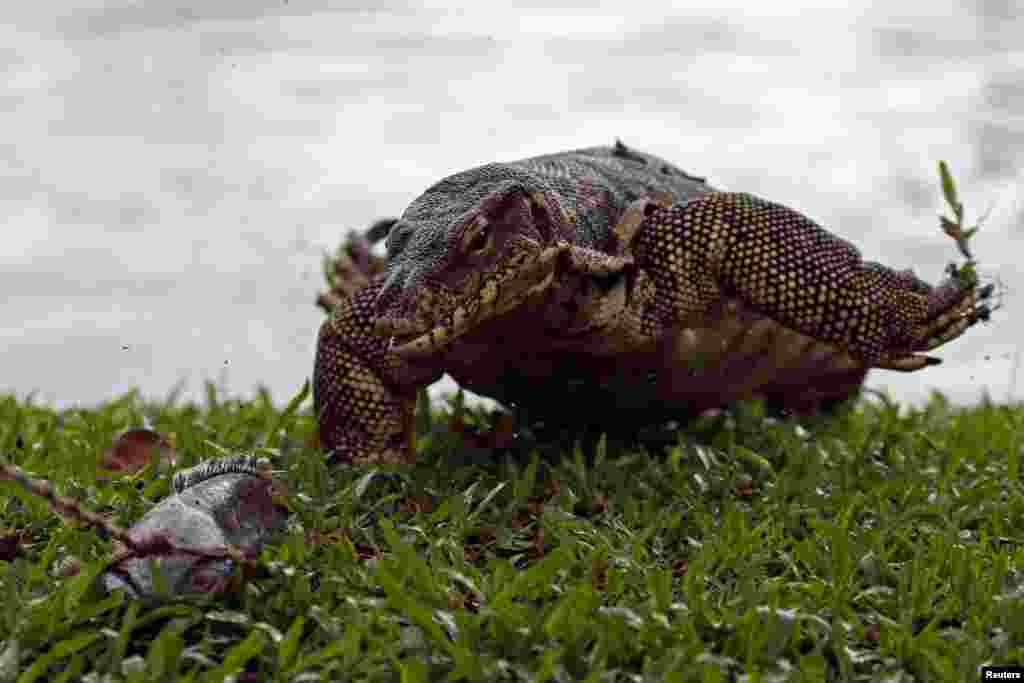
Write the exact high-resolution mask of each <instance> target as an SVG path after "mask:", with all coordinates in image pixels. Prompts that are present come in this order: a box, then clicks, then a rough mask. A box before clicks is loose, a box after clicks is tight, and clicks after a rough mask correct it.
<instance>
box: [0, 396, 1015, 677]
mask: <svg viewBox="0 0 1024 683" xmlns="http://www.w3.org/2000/svg"><path fill="white" fill-rule="evenodd" d="M146 419H148V420H149V421H150V422H151V424H152V425H153V428H154V429H156V430H158V431H159V432H162V433H164V434H170V433H173V435H174V439H175V444H176V447H177V450H178V453H179V457H180V458H181V459H182V460H183V461H184V462H183V463H179V464H184V465H188V464H192V463H193V462H196V461H198V460H200V459H203V458H207V457H211V456H215V455H220V454H222V453H223V452H252V451H253V450H256V451H257V452H262V453H266V454H269V455H270V456H271V457H272V459H273V461H274V464H275V466H276V467H278V468H280V469H283V470H286V472H287V473H286V474H284V475H281V476H283V477H285V478H286V479H287V482H288V488H289V496H290V505H291V510H292V514H291V517H290V528H289V531H288V533H287V534H286V535H285V536H284V538H283V539H282V540H281V542H280V543H279V544H277V545H275V546H273V547H269V548H268V549H266V550H265V551H264V553H263V555H262V556H261V557H260V560H259V565H260V570H259V571H258V572H256V574H255V575H253V576H249V577H248V578H247V579H246V580H245V581H244V583H243V584H242V585H241V588H239V589H238V590H236V591H234V592H231V593H228V594H225V595H221V596H217V597H213V598H210V597H209V596H205V597H203V596H200V597H183V598H180V599H179V600H176V601H175V602H172V603H166V604H163V605H158V606H150V607H143V606H141V605H139V604H137V603H135V602H133V601H131V600H127V599H124V598H123V596H122V595H121V594H115V595H113V596H111V597H102V596H100V595H98V594H97V593H96V592H95V590H94V589H93V588H92V579H93V577H95V576H96V574H97V572H98V571H100V570H101V569H102V568H103V560H104V558H106V557H109V555H110V553H111V543H110V542H109V541H108V540H105V539H104V538H103V537H102V536H103V535H102V534H100V533H97V532H96V531H95V530H93V529H87V528H81V527H79V526H77V525H75V524H70V523H66V522H63V521H62V520H61V519H60V518H58V517H57V516H55V515H54V514H52V513H51V512H50V511H49V510H48V509H47V508H46V505H45V503H43V502H42V501H40V500H37V499H34V498H32V497H31V496H29V495H28V494H25V493H24V492H22V491H21V490H20V489H19V488H18V487H16V486H15V484H13V483H12V482H7V481H0V535H3V534H4V533H11V532H14V531H17V532H19V533H21V534H23V536H22V537H21V541H20V545H19V549H18V553H17V557H16V558H15V559H14V560H13V561H0V596H2V597H0V604H2V605H3V610H2V613H0V681H3V680H18V681H22V682H27V681H32V680H51V681H76V680H89V681H101V680H124V681H141V680H195V681H201V680H202V681H221V680H224V679H225V676H227V675H231V674H234V675H237V676H238V679H237V680H253V681H303V680H308V681H314V680H321V679H323V680H386V681H392V680H393V681H426V680H523V681H546V680H558V681H563V682H567V681H575V680H587V681H662V680H664V681H701V682H710V681H726V680H732V679H731V678H730V677H731V676H733V675H735V674H748V675H749V676H750V677H749V678H748V679H746V680H750V681H822V680H840V681H860V680H864V681H867V680H890V681H940V680H942V681H970V680H979V675H978V673H977V670H978V667H979V666H980V665H981V664H983V663H986V662H988V663H995V664H1008V663H1021V662H1024V566H1022V560H1024V555H1022V553H1024V550H1022V547H1024V546H1022V541H1024V495H1022V485H1021V480H1020V472H1019V464H1018V458H1019V457H1020V455H1021V450H1022V445H1024V408H1022V407H1021V406H1019V405H1016V406H1015V405H994V404H991V403H983V404H981V405H979V406H976V407H973V408H969V409H960V408H956V407H954V406H951V405H950V404H949V403H948V402H947V401H946V400H944V399H943V398H942V397H941V396H938V395H936V396H934V397H933V398H932V399H931V401H930V402H929V403H928V404H927V406H925V407H924V408H923V409H921V410H909V409H906V408H903V409H902V410H901V409H900V408H899V407H897V406H894V405H891V404H889V403H888V402H887V401H878V400H874V401H870V402H869V401H864V402H861V403H860V404H858V405H857V406H856V407H855V408H853V409H852V410H849V411H848V412H845V413H843V414H840V415H838V416H836V417H834V418H829V419H824V418H820V419H814V420H804V421H803V423H802V426H799V425H798V424H797V422H796V421H793V420H787V421H774V420H769V419H766V418H765V417H764V416H763V414H762V413H761V410H760V407H759V406H758V405H756V404H754V405H750V406H744V407H742V409H741V410H739V411H738V414H737V415H735V416H733V417H722V416H720V417H717V418H705V419H703V421H701V422H699V423H698V424H696V425H694V426H693V427H692V428H691V429H690V430H689V432H688V433H689V434H690V436H689V437H687V439H686V440H685V441H684V440H682V439H681V442H680V445H679V446H677V447H675V448H672V449H669V452H668V454H667V455H649V454H647V453H645V452H643V451H629V450H626V449H623V448H621V447H613V446H609V445H606V444H604V443H601V444H599V446H598V448H597V453H596V455H595V456H594V457H593V458H584V457H583V456H582V455H581V454H580V453H579V452H578V451H577V452H575V453H565V454H561V455H559V454H552V453H550V452H548V453H544V454H536V453H535V454H525V455H523V456H521V457H518V458H511V457H505V458H499V457H488V458H481V457H480V455H481V454H480V453H479V452H468V451H467V447H466V446H464V445H463V443H462V441H463V439H461V438H460V437H458V436H457V435H455V434H451V433H448V432H446V431H445V430H443V429H435V430H433V431H430V430H427V431H426V435H424V436H422V437H421V439H420V442H419V447H420V456H419V461H418V463H417V465H416V466H413V467H409V468H402V469H394V470H391V472H390V473H388V472H384V471H382V470H379V469H377V470H369V469H358V468H348V467H336V468H333V469H328V468H327V467H326V466H324V465H323V464H322V461H323V454H322V453H321V452H320V451H319V450H317V449H314V448H310V447H308V446H307V445H305V444H306V443H307V441H308V437H309V435H310V434H311V432H312V430H313V426H314V425H313V418H312V416H311V414H310V412H309V406H308V404H306V405H304V406H303V408H302V409H300V410H299V411H298V412H295V413H293V414H285V415H282V411H280V410H276V409H275V408H274V407H273V405H272V402H271V401H270V397H269V396H267V395H266V394H261V395H260V396H258V397H257V399H256V400H253V401H249V402H241V401H236V400H223V399H222V398H221V397H218V396H217V395H216V392H214V391H212V390H211V391H210V392H209V394H208V400H207V403H206V405H202V406H200V405H175V404H173V403H171V404H167V405H150V404H146V403H144V402H142V401H141V400H139V399H138V398H137V397H136V396H135V395H134V394H131V395H128V396H125V397H123V398H121V399H119V400H116V401H113V402H110V403H107V404H105V405H103V406H100V407H99V408H97V409H94V410H68V411H63V412H56V411H53V410H51V409H49V408H46V407H40V406H36V405H33V404H32V403H31V402H30V401H25V400H16V399H14V398H13V397H0V454H2V456H3V458H4V459H5V460H7V461H8V462H14V463H15V464H18V465H20V466H21V467H23V468H25V469H27V470H29V471H30V472H32V473H34V474H36V475H37V476H44V477H47V478H49V479H51V480H52V481H53V482H55V483H56V485H57V488H58V490H59V491H60V492H61V493H63V494H66V495H72V496H76V497H79V498H82V499H84V500H85V501H87V505H88V506H89V507H90V509H93V510H98V511H103V512H106V513H109V514H111V515H112V517H113V520H114V521H115V522H116V523H118V524H122V525H126V526H127V525H130V524H131V523H132V522H133V521H134V520H136V519H138V517H139V516H140V515H141V514H142V513H143V512H144V511H145V510H146V509H148V508H149V507H150V506H151V505H152V504H153V503H154V502H155V501H157V500H159V499H160V498H161V497H163V496H165V495H167V493H168V491H169V488H170V485H169V478H170V474H169V472H167V471H157V470H155V469H152V468H146V469H145V470H143V471H142V472H141V473H140V474H137V475H135V476H134V477H131V478H129V477H121V478H118V479H114V480H112V481H108V482H103V481H97V478H96V464H97V462H98V459H99V457H100V455H101V453H102V451H103V450H104V449H106V448H107V447H109V445H110V443H111V439H112V437H113V436H114V435H115V434H116V433H117V432H119V431H121V430H123V429H126V428H128V427H136V426H140V425H142V424H143V422H144V420H146ZM466 419H467V421H468V422H470V423H473V422H474V421H476V420H478V419H480V416H479V415H478V414H475V413H472V411H470V414H469V415H468V416H467V418H466ZM433 423H434V425H435V427H436V426H437V425H441V424H447V418H446V416H444V415H434V416H433ZM421 426H426V424H425V420H422V419H421ZM693 437H696V438H698V439H699V440H700V441H701V442H702V443H703V445H700V446H697V445H694V442H693V441H692V439H693ZM413 503H416V504H413ZM69 555H73V556H75V557H77V558H79V560H81V566H82V569H81V571H80V573H79V574H78V575H76V576H72V577H69V578H59V577H58V576H57V573H56V570H55V568H56V567H57V566H58V563H59V561H60V560H61V559H62V558H64V557H66V556H69Z"/></svg>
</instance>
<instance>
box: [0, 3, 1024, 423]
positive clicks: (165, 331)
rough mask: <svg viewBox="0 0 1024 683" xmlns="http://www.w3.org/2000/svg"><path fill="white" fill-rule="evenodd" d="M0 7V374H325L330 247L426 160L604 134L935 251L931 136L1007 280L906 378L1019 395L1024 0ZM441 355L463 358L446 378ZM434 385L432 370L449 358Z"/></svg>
mask: <svg viewBox="0 0 1024 683" xmlns="http://www.w3.org/2000/svg"><path fill="white" fill-rule="evenodd" d="M4 14H5V15H6V16H5V21H4V22H3V23H2V24H0V68H2V69H3V73H4V76H5V78H4V83H5V87H4V88H3V90H2V91H0V124H2V127H3V135H0V216H2V222H0V225H2V227H0V235H2V237H0V392H5V391H6V392H14V393H15V394H17V395H18V396H25V395H28V394H35V395H36V397H37V399H38V400H39V401H43V402H47V403H52V404H54V405H56V406H60V407H66V406H71V405H92V404H95V403H97V402H99V401H101V400H104V399H107V398H110V397H113V396H117V395H119V394H121V393H123V392H125V391H127V390H128V389H130V388H132V387H138V388H139V389H140V390H141V392H142V394H143V395H144V396H146V397H148V398H156V399H159V398H161V397H163V396H166V395H168V393H169V392H171V391H172V389H173V388H174V387H175V386H180V387H181V388H182V389H183V395H184V397H185V398H198V397H200V396H201V395H202V388H203V382H204V381H205V380H207V379H210V380H214V381H216V382H217V383H218V385H219V386H220V387H222V388H223V389H224V390H225V391H226V392H227V393H228V394H230V395H235V396H251V395H252V394H253V392H254V391H255V389H256V387H257V386H258V385H265V386H267V387H269V389H270V390H271V392H272V395H273V396H274V398H275V399H276V400H277V401H278V402H283V401H286V400H287V398H288V397H289V396H290V395H291V394H292V393H293V392H294V391H295V390H296V389H297V388H298V386H299V385H300V384H301V383H302V381H303V380H304V379H305V378H306V377H307V376H308V375H309V374H310V372H311V369H312V359H313V353H314V344H315V334H316V329H317V327H318V325H319V322H320V318H321V314H320V312H319V311H318V310H317V309H316V308H315V307H314V305H313V300H314V297H315V293H316V291H317V289H318V288H319V287H320V286H321V284H322V276H321V273H320V261H321V255H322V253H323V252H324V251H325V250H326V249H328V248H332V247H334V246H335V245H336V244H337V242H338V240H339V238H340V237H341V236H342V234H343V233H344V231H345V230H346V229H348V228H350V227H363V226H366V225H368V224H369V223H370V222H371V221H372V220H373V219H375V218H377V217H379V216H384V215H396V214H398V213H400V212H401V211H402V210H403V209H404V207H405V205H406V204H407V203H408V202H409V201H411V200H412V199H413V198H414V197H415V196H416V195H418V194H419V193H420V192H422V191H423V190H424V189H425V188H426V187H427V186H428V185H429V184H431V183H432V182H434V181H435V180H437V179H439V178H441V177H443V176H445V175H447V174H450V173H452V172H455V171H459V170H463V169H465V168H468V167H471V166H475V165H479V164H482V163H486V162H490V161H495V160H512V159H516V158H521V157H524V156H529V155H534V154H540V153H546V152H553V151H558V150H562V149H568V148H574V147H583V146H590V145H596V144H610V143H611V142H612V141H613V140H614V139H615V138H616V137H619V138H621V139H622V140H623V141H625V142H626V143H627V144H629V145H632V146H635V147H637V148H639V149H642V150H644V151H648V152H651V153H654V154H658V155H661V156H664V157H665V158H667V159H669V160H670V161H672V162H674V163H676V164H678V165H679V166H681V167H683V168H684V169H686V170H688V171H691V172H693V173H697V174H700V175H707V176H708V178H709V181H710V182H712V183H713V184H716V185H717V186H719V187H722V188H727V189H734V190H743V191H748V192H752V193H754V194H758V195H761V196H764V197H766V198H770V199H772V200H775V201H779V202H782V203H785V204H788V205H790V206H792V207H794V208H797V209H799V210H801V211H803V212H804V213H806V214H808V215H809V216H811V217H813V218H814V219H815V220H817V221H818V222H819V223H821V224H822V225H825V226H826V227H828V228H830V229H832V230H834V231H836V232H838V233H839V234H841V235H843V236H844V237H846V238H848V239H850V240H852V241H854V242H855V243H856V244H857V245H858V246H860V247H861V249H862V252H863V253H864V256H865V258H868V259H872V260H881V261H883V262H885V263H887V264H890V265H892V266H898V267H900V268H904V267H909V266H913V267H914V269H915V271H916V272H917V273H918V274H919V275H921V276H923V277H925V278H926V279H930V280H933V281H934V280H936V279H938V278H939V277H940V275H941V273H942V268H943V266H944V265H945V264H946V263H947V262H949V261H950V260H952V259H954V258H955V256H956V254H955V250H954V248H953V245H952V242H950V241H949V240H948V238H946V237H944V236H943V235H942V234H941V233H940V232H939V230H938V227H937V226H938V222H937V219H936V214H937V213H938V212H939V211H940V210H941V209H942V200H941V195H940V191H939V184H938V176H937V172H936V163H937V161H938V160H939V159H945V160H947V161H948V162H949V163H950V165H951V167H952V169H953V172H954V174H955V176H956V178H957V179H958V180H959V183H960V189H961V195H962V197H963V198H964V201H965V203H966V205H967V208H968V218H969V219H970V218H976V217H977V216H978V215H979V214H980V213H982V212H984V211H986V210H990V213H989V215H988V220H987V222H986V224H985V225H984V227H983V229H982V232H981V233H980V234H979V236H978V237H977V239H976V240H975V243H974V244H975V249H976V252H977V255H978V257H979V259H980V261H981V265H982V270H983V272H984V273H986V274H987V275H989V276H992V277H998V278H1000V279H1001V280H1002V281H1003V283H1004V284H1005V286H1006V288H1007V296H1006V297H1005V300H1004V308H1003V309H1002V310H1001V311H1000V312H999V313H998V314H997V316H996V320H995V321H994V323H992V324H990V325H988V326H982V327H980V328H979V329H976V330H973V331H972V332H971V333H970V334H969V335H968V336H967V337H966V338H964V339H963V340H961V341H958V342H956V343H954V344H952V345H951V346H950V347H948V348H947V349H943V351H942V353H941V355H942V356H943V358H944V359H945V363H944V364H943V365H942V366H940V367H938V368H935V369H930V370H928V371H925V372H922V373H919V374H911V375H900V374H896V373H886V372H882V371H876V372H875V373H874V374H872V375H871V376H870V378H869V384H870V385H871V386H874V387H878V388H884V389H886V390H887V391H889V392H890V394H891V395H892V396H893V397H895V398H897V399H900V400H904V401H920V400H922V399H923V398H925V397H926V396H927V395H928V393H929V391H930V390H931V389H932V388H941V390H942V391H944V392H946V393H947V394H948V395H950V396H951V397H952V398H953V399H954V400H956V401H958V402H964V403H968V402H973V401H975V400H977V398H978V397H979V396H980V395H981V393H982V392H983V391H987V392H988V393H989V394H990V395H991V396H992V397H993V398H994V399H997V400H1004V399H1006V398H1007V397H1008V396H1009V395H1011V393H1012V394H1013V395H1015V396H1016V398H1018V399H1020V398H1021V397H1022V396H1024V370H1020V371H1019V372H1016V371H1015V369H1016V367H1017V365H1018V361H1019V355H1020V353H1021V349H1022V332H1024V325H1022V322H1021V317H1020V314H1021V312H1022V310H1024V308H1022V304H1021V290H1022V285H1024V268H1022V266H1021V260H1022V258H1024V249H1022V245H1024V193H1022V184H1024V47H1022V42H1021V36H1024V18H1022V17H1024V11H1022V7H1021V5H1020V3H1018V2H1015V1H1013V0H991V1H990V0H967V1H966V2H965V1H959V2H953V1H952V0H936V1H933V2H928V3H923V2H914V3H889V2H859V3H858V2H854V3H849V2H845V1H844V2H831V3H829V2H826V3H815V4H813V5H811V4H809V3H800V2H794V1H789V0H776V1H774V2H770V3H755V2H744V3H740V2H733V3H731V4H730V3H726V4H722V3H715V4H714V5H713V6H712V5H708V6H703V7H698V6H695V5H686V4H684V3H677V2H633V3H605V4H601V5H598V6H597V7H596V8H595V7H594V6H593V4H592V3H563V4H561V5H559V6H552V5H549V4H547V3H539V2H538V3H536V4H523V3H519V4H517V5H515V6H511V5H508V6H499V5H493V6H491V5H487V4H485V3H474V2H462V3H444V4H438V3H434V2H429V1H419V2H407V3H406V2H398V1H395V2H365V3H363V4H359V3H353V2H330V1H328V0H276V1H274V2H269V1H266V2H264V1H262V0H259V1H256V0H244V1H243V0H218V2H215V3H198V2H194V3H185V2H175V1H169V0H140V1H135V2H126V1H106V0H105V1H102V2H99V1H95V2H81V1H74V2H58V1H56V0H54V1H52V2H38V3H19V4H17V5H9V6H7V7H5V9H4ZM448 386H449V387H450V386H451V385H450V384H449V385H448ZM442 388H443V387H442Z"/></svg>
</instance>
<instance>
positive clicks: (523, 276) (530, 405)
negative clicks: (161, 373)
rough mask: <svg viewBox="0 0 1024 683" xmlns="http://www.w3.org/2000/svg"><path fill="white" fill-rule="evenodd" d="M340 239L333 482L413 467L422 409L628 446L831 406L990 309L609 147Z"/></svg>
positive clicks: (506, 173)
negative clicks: (359, 466)
mask: <svg viewBox="0 0 1024 683" xmlns="http://www.w3.org/2000/svg"><path fill="white" fill-rule="evenodd" d="M375 231H376V234H377V236H380V234H383V233H385V232H387V233H388V258H387V261H386V262H383V263H382V262H381V261H380V260H379V259H376V257H373V256H372V255H371V254H370V253H369V247H368V245H367V243H366V242H364V241H361V240H360V239H358V238H352V239H351V241H350V245H349V247H350V248H349V249H347V254H345V255H344V256H345V257H344V258H342V259H341V260H340V261H339V263H338V264H337V267H338V274H339V275H340V276H341V277H340V278H339V283H338V284H337V286H336V287H335V288H334V291H333V292H332V293H329V294H327V295H325V296H322V297H321V304H322V305H324V306H325V307H328V308H332V309H333V313H332V315H331V317H330V318H329V319H328V320H327V321H326V322H325V323H324V324H323V326H322V327H321V329H320V335H319V339H318V347H317V359H316V367H315V371H314V403H315V407H316V411H317V415H318V419H319V423H320V437H321V441H322V443H323V445H324V447H325V448H327V449H330V450H331V451H332V452H333V460H334V461H355V462H395V461H409V460H411V459H412V457H413V455H414V454H413V447H412V443H413V441H412V437H413V433H412V414H413V404H414V400H415V393H416V390H417V389H418V388H419V387H422V386H425V385H426V384H429V383H430V382H433V381H435V380H436V379H438V378H439V377H440V376H441V374H443V373H444V372H448V373H449V374H450V375H452V377H453V378H454V379H455V380H456V381H457V382H459V383H460V384H461V385H463V386H465V387H466V388H468V389H470V390H472V391H474V392H476V393H479V394H482V395H485V396H490V397H492V398H495V399H497V400H498V401H500V402H502V403H504V404H505V405H508V406H512V407H518V408H523V409H525V410H526V411H527V412H529V414H530V415H531V416H534V417H537V416H539V417H541V418H542V419H544V420H546V421H548V422H552V423H559V424H567V425H579V426H583V427H585V426H589V425H596V426H598V427H600V428H601V429H604V430H606V431H613V430H614V428H616V427H619V428H627V429H628V428H634V427H637V426H641V425H644V424H648V423H656V422H659V421H663V420H667V419H677V418H687V417H690V416H692V415H694V414H697V413H699V412H700V411H701V410H703V409H706V408H710V407H718V406H721V405H723V404H728V403H730V402H733V401H736V400H740V399H744V398H752V397H763V398H767V399H770V400H775V401H777V402H780V403H781V404H782V405H783V406H784V407H788V408H792V409H794V410H810V409H813V408H814V407H815V406H817V405H818V404H820V403H822V402H825V401H831V400H838V399H842V398H845V397H847V396H849V395H851V394H852V393H854V392H855V391H856V390H857V388H859V386H860V384H861V383H862V381H863V379H864V376H865V375H866V373H867V370H868V369H869V368H886V369H890V370H901V371H915V370H919V369H921V368H923V367H926V366H927V365H932V364H935V363H938V362H939V360H938V359H937V358H932V357H929V356H925V355H921V354H922V352H927V351H931V350H933V349H935V348H937V347H939V346H941V345H943V344H945V343H947V342H948V341H951V340H952V339H955V338H956V337H958V336H960V335H961V334H962V333H963V332H964V331H965V330H966V329H967V328H969V327H970V326H971V325H973V324H974V323H975V322H977V321H978V320H981V319H985V318H987V316H988V312H989V309H988V307H987V306H986V305H985V304H984V303H982V302H983V301H984V300H985V299H987V298H988V297H989V296H990V294H991V288H990V287H989V288H983V289H981V290H977V289H976V288H975V286H974V285H973V284H960V283H958V282H957V281H956V280H952V279H951V280H948V281H946V282H944V283H943V284H942V285H940V286H938V287H932V286H930V285H928V284H927V283H925V282H922V281H921V280H918V279H917V278H916V277H915V276H914V275H913V274H912V273H910V272H909V271H902V272H897V271H894V270H891V269H889V268H887V267H885V266H882V265H879V264H874V263H864V262H862V261H861V260H860V256H859V254H858V252H857V250H856V249H855V248H854V247H853V246H852V245H850V244H848V243H847V242H845V241H843V240H841V239H839V238H837V237H835V236H834V235H832V234H830V233H828V232H827V231H825V230H823V229H822V228H820V227H819V226H817V225H816V224H815V223H813V222H812V221H811V220H809V219H807V218H806V217H804V216H802V215H800V214H799V213H797V212H796V211H793V210H792V209H788V208H786V207H784V206H781V205H778V204H773V203H770V202H767V201H764V200H761V199H758V198H755V197H752V196H750V195H746V194H741V193H725V192H718V191H716V190H714V189H713V188H711V187H710V186H708V185H706V184H705V183H703V181H702V180H701V179H699V178H694V177H692V176H689V175H687V174H685V173H684V172H683V171H680V170H679V169H676V168H675V167H672V166H671V165H669V164H667V163H666V162H664V161H662V160H661V159H658V158H657V157H653V156H650V155H643V154H640V153H638V152H634V151H633V150H629V149H627V148H625V146H623V145H621V143H618V144H617V145H616V146H615V147H613V148H591V149H587V150H579V151H576V152H565V153H561V154H554V155H548V156H544V157H536V158H533V159H527V160H524V161H521V162H514V163H509V164H491V165H488V166H484V167H480V168H477V169H472V170H470V171H466V172H463V173H460V174H457V175H455V176H451V177H449V178H446V179H445V180H442V181H441V182H440V183H438V184H436V185H434V186H433V187H431V188H430V189H428V190H427V191H426V192H425V193H424V194H423V195H422V196H420V197H419V198H418V199H416V200H415V201H414V202H413V203H412V204H411V205H410V207H409V208H408V209H407V210H406V212H405V213H404V214H403V216H402V217H401V218H400V219H398V220H392V221H386V222H381V223H378V224H377V226H376V230H375Z"/></svg>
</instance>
